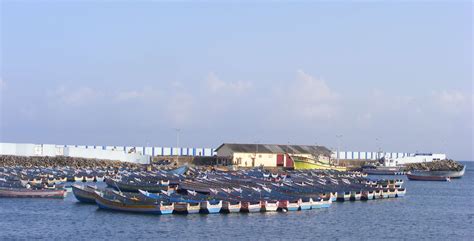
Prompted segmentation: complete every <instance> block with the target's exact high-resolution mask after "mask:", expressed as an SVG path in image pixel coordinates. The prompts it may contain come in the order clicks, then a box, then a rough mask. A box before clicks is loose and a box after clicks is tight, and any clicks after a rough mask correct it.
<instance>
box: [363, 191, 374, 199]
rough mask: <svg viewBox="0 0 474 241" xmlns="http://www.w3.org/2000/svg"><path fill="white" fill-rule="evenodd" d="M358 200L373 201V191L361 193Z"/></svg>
mask: <svg viewBox="0 0 474 241" xmlns="http://www.w3.org/2000/svg"><path fill="white" fill-rule="evenodd" d="M360 199H361V200H372V199H374V191H363V192H362V195H361V197H360Z"/></svg>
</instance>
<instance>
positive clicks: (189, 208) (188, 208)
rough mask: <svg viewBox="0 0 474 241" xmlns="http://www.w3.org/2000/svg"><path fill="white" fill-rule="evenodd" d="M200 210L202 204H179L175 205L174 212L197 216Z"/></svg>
mask: <svg viewBox="0 0 474 241" xmlns="http://www.w3.org/2000/svg"><path fill="white" fill-rule="evenodd" d="M200 210H201V205H200V203H189V202H178V203H175V204H174V211H175V212H176V213H179V214H196V213H199V211H200Z"/></svg>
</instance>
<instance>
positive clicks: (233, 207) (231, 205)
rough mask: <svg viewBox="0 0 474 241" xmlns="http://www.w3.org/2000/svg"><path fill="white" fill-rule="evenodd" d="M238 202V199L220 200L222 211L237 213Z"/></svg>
mask: <svg viewBox="0 0 474 241" xmlns="http://www.w3.org/2000/svg"><path fill="white" fill-rule="evenodd" d="M240 208H241V205H240V202H239V201H223V202H222V211H223V212H226V213H238V212H240Z"/></svg>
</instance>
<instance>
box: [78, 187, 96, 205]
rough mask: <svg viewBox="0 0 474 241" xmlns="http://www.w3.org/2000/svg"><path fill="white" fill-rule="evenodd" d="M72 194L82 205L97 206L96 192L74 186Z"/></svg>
mask: <svg viewBox="0 0 474 241" xmlns="http://www.w3.org/2000/svg"><path fill="white" fill-rule="evenodd" d="M72 193H73V194H74V197H75V198H76V199H77V200H78V201H79V202H82V203H91V204H95V203H96V202H95V198H96V194H95V192H94V191H92V190H91V191H88V190H86V189H84V188H82V187H78V186H76V185H73V186H72Z"/></svg>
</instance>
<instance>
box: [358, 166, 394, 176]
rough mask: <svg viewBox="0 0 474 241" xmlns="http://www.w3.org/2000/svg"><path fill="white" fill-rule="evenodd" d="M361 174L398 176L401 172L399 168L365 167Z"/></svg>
mask: <svg viewBox="0 0 474 241" xmlns="http://www.w3.org/2000/svg"><path fill="white" fill-rule="evenodd" d="M362 172H364V173H367V174H369V175H400V174H402V173H403V170H402V169H401V168H400V167H385V166H377V167H374V166H370V167H369V166H367V167H364V168H363V169H362Z"/></svg>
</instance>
